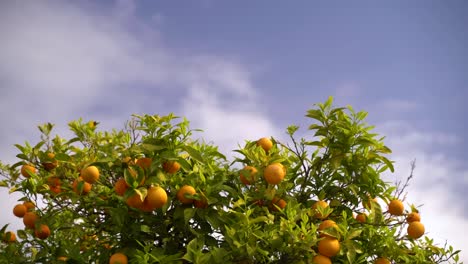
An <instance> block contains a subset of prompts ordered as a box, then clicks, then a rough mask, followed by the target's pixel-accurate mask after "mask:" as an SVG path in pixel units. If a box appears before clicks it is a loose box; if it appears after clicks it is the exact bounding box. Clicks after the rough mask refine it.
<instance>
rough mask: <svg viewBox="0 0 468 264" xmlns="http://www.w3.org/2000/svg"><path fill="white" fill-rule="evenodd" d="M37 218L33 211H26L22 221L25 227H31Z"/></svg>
mask: <svg viewBox="0 0 468 264" xmlns="http://www.w3.org/2000/svg"><path fill="white" fill-rule="evenodd" d="M37 220H39V216H38V215H37V214H36V213H34V212H27V213H26V214H25V215H24V216H23V223H24V226H26V227H27V228H31V229H33V228H34V227H35V225H36V222H37Z"/></svg>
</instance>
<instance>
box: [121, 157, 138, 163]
mask: <svg viewBox="0 0 468 264" xmlns="http://www.w3.org/2000/svg"><path fill="white" fill-rule="evenodd" d="M135 162H136V160H132V158H131V157H125V158H123V159H122V163H125V164H127V165H130V164H134V163H135Z"/></svg>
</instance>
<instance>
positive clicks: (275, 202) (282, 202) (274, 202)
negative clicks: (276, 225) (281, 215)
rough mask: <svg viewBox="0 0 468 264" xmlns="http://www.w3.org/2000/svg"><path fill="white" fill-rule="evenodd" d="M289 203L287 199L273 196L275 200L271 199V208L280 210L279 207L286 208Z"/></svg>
mask: <svg viewBox="0 0 468 264" xmlns="http://www.w3.org/2000/svg"><path fill="white" fill-rule="evenodd" d="M287 204H288V203H287V202H286V201H285V200H283V199H280V198H278V197H275V198H273V200H271V210H273V211H278V207H279V208H280V209H284V208H285V207H286V205H287ZM275 205H276V206H278V207H276V206H275Z"/></svg>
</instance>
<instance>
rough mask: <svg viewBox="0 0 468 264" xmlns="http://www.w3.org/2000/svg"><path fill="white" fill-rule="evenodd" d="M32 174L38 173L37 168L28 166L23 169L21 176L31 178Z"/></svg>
mask: <svg viewBox="0 0 468 264" xmlns="http://www.w3.org/2000/svg"><path fill="white" fill-rule="evenodd" d="M31 173H36V168H34V167H33V166H32V165H30V164H26V165H23V166H22V167H21V175H23V176H24V177H26V178H29V177H31Z"/></svg>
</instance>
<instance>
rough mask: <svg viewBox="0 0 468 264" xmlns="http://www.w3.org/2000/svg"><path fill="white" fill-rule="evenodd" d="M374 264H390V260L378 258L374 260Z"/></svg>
mask: <svg viewBox="0 0 468 264" xmlns="http://www.w3.org/2000/svg"><path fill="white" fill-rule="evenodd" d="M374 264H391V262H390V260H388V258H382V257H381V258H378V259H376V260H375V262H374Z"/></svg>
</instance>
